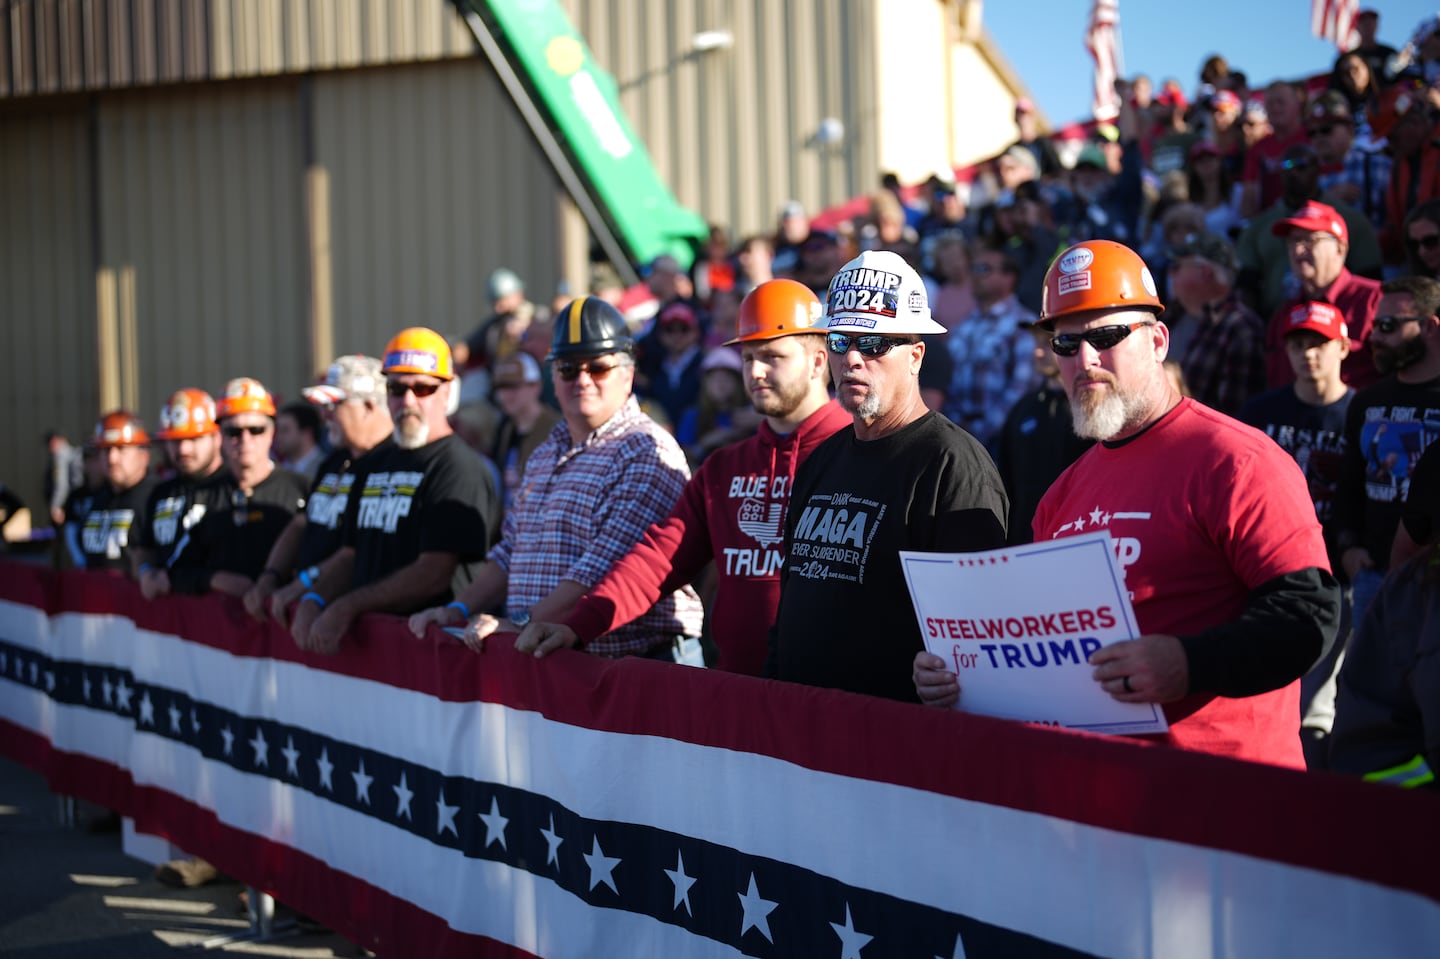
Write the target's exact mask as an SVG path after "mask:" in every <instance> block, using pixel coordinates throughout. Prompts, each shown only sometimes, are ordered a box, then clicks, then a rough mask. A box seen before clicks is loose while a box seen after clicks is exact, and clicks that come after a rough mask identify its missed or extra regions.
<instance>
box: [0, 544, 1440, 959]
mask: <svg viewBox="0 0 1440 959" xmlns="http://www.w3.org/2000/svg"><path fill="white" fill-rule="evenodd" d="M0 748H3V751H4V752H5V753H6V754H8V755H10V756H12V757H14V758H16V759H18V760H19V761H21V762H24V763H26V764H27V765H29V766H31V767H33V768H35V769H36V770H38V771H39V772H41V773H43V774H44V775H45V776H47V777H48V779H49V781H50V783H51V784H52V787H53V788H54V789H55V790H56V791H58V792H62V793H69V794H73V795H78V796H81V797H83V798H86V799H89V800H92V801H95V802H99V803H103V804H105V805H108V806H111V807H113V808H115V809H117V810H119V811H121V812H123V813H125V814H126V815H130V816H133V817H134V818H135V819H136V820H137V822H138V824H139V826H140V827H141V828H142V829H144V830H146V831H150V832H155V833H159V834H161V835H165V836H168V837H169V838H170V839H171V840H172V841H173V842H175V843H176V844H177V845H179V846H181V847H182V848H185V849H187V850H189V851H191V852H193V853H195V854H197V855H201V856H203V857H205V858H207V859H209V860H211V861H212V862H214V863H215V864H216V865H217V866H218V867H220V868H221V869H222V870H223V871H225V872H227V873H230V874H231V875H234V876H236V877H237V878H239V879H242V880H243V881H245V882H247V883H251V884H253V885H255V886H257V887H259V888H261V889H265V890H268V891H272V892H273V893H274V894H275V895H276V897H277V898H278V899H280V900H281V901H282V902H285V903H287V904H289V905H291V906H293V907H294V908H296V909H298V910H300V911H302V912H304V913H307V914H309V915H312V916H314V917H316V918H317V919H319V920H321V921H323V922H325V923H327V924H328V925H330V926H332V927H333V928H335V929H336V930H337V931H339V932H341V933H342V934H344V935H346V936H348V937H350V938H351V939H353V940H355V941H357V942H359V943H361V944H363V945H365V946H367V947H368V948H370V949H373V950H375V951H376V952H377V953H379V954H381V955H384V956H391V957H393V956H427V957H428V956H459V955H466V956H476V955H479V956H504V957H512V956H543V957H548V959H559V957H595V956H622V955H624V956H665V957H670V956H739V955H753V956H803V957H852V959H865V957H908V956H914V957H921V959H930V957H941V959H955V957H961V956H966V957H971V959H979V957H992V956H993V957H1017V956H1019V957H1027V956H1037V957H1050V956H1081V955H1094V956H1124V957H1130V956H1137V957H1138V956H1163V957H1186V956H1237V957H1238V956H1257V957H1258V956H1264V957H1275V956H1305V957H1307V959H1316V957H1326V956H1335V957H1340V956H1354V955H1365V956H1370V957H1374V956H1415V955H1425V954H1429V952H1430V951H1432V950H1433V948H1434V944H1435V943H1436V942H1440V875H1437V870H1436V868H1435V850H1436V848H1437V842H1436V841H1437V839H1440V814H1437V813H1440V804H1437V800H1436V798H1435V797H1434V796H1433V795H1428V794H1427V795H1418V794H1414V793H1408V792H1402V791H1399V790H1393V789H1386V788H1382V787H1378V786H1372V785H1367V784H1364V783H1359V782H1353V781H1349V780H1344V779H1340V778H1338V777H1330V776H1319V775H1308V776H1307V775H1304V774H1300V773H1295V772H1291V771H1286V770H1279V769H1270V768H1266V767H1261V766H1253V765H1249V764H1245V763H1238V762H1231V761H1227V760H1221V759H1216V758H1214V757H1207V756H1198V755H1187V754H1181V753H1177V752H1174V751H1170V750H1165V749H1160V748H1153V747H1149V746H1146V745H1141V744H1136V743H1132V742H1125V741H1117V740H1109V739H1105V738H1102V737H1096V736H1088V735H1085V734H1080V733H1067V732H1057V731H1052V730H1046V729H1039V728H1031V727H1027V726H1022V725H1019V724H1013V723H1006V722H1003V721H999V720H990V719H986V718H984V717H977V716H964V715H956V714H951V713H946V712H942V711H937V710H929V709H924V708H921V707H918V706H906V705H904V704H899V703H891V702H886V701H881V700H872V699H869V698H867V697H860V696H853V695H849V694H845V693H837V692H831V691H827V690H813V689H805V688H800V687H792V686H787V685H782V684H778V683H771V682H765V681H761V680H755V679H749V678H746V677H737V676H728V675H721V674H715V673H709V672H706V671H703V670H695V669H689V668H686V667H679V666H670V665H666V664H661V663H656V662H650V661H644V660H633V661H628V660H627V661H622V662H606V661H599V660H596V659H593V658H591V657H587V656H584V655H581V654H578V653H561V654H557V655H555V656H553V657H551V658H550V659H547V660H545V661H542V662H536V661H534V660H532V659H530V658H529V657H525V656H520V655H517V654H516V653H515V652H514V650H513V649H512V648H511V647H510V644H509V642H508V641H507V640H505V639H500V640H497V641H494V642H492V644H491V648H490V649H488V650H487V651H486V652H485V653H484V654H483V655H479V656H477V655H474V654H472V653H470V652H468V651H467V650H465V649H464V648H463V647H462V646H460V645H459V644H458V643H455V642H453V641H451V640H449V639H448V638H445V637H442V636H440V635H439V634H436V635H434V636H432V637H431V638H427V639H425V640H416V639H414V638H412V637H410V635H409V634H408V632H407V631H406V630H405V629H404V626H403V623H401V622H400V621H399V620H397V619H395V618H392V617H382V616H376V617H367V618H366V619H365V620H363V621H362V622H361V623H360V624H359V626H358V628H357V630H356V633H355V635H354V636H352V637H351V638H350V641H349V642H348V644H347V648H346V651H345V652H344V653H343V654H342V655H340V656H337V657H333V658H325V657H318V656H310V655H308V654H301V653H299V652H298V651H297V650H296V649H295V648H294V646H293V644H292V643H291V642H290V641H289V639H288V637H287V636H285V635H284V634H283V633H282V632H281V631H279V630H275V629H272V628H270V627H269V626H268V625H262V624H257V623H254V622H253V621H251V620H249V619H248V618H247V617H246V616H245V615H244V613H243V611H242V610H241V609H240V606H239V604H238V603H236V602H234V601H233V600H230V599H228V598H223V597H208V598H203V599H197V598H186V597H179V598H171V599H166V600H163V601H160V602H155V603H146V602H145V601H144V600H143V599H141V598H140V596H139V594H138V592H137V591H136V590H135V589H134V587H133V586H132V585H131V584H129V583H128V582H125V581H123V580H120V579H116V578H110V577H105V576H102V575H99V574H87V573H52V572H49V571H46V570H42V569H38V568H35V567H27V566H22V565H14V564H6V565H4V566H3V567H0Z"/></svg>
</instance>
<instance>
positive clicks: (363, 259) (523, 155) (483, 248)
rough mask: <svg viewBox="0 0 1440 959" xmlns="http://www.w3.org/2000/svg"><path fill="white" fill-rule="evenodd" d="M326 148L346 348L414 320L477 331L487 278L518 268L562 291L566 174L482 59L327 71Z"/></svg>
mask: <svg viewBox="0 0 1440 959" xmlns="http://www.w3.org/2000/svg"><path fill="white" fill-rule="evenodd" d="M314 117H315V162H316V164H317V165H318V167H319V168H320V169H322V170H324V171H326V177H327V179H328V182H329V196H330V210H331V214H330V224H331V237H330V242H331V250H332V261H333V276H334V283H333V289H334V303H335V306H334V313H335V330H336V339H335V343H334V346H335V351H336V352H337V353H344V352H352V351H356V350H363V351H364V352H367V353H371V354H378V353H379V351H380V350H381V349H382V348H383V347H384V345H385V342H386V340H387V339H388V338H389V336H390V335H391V334H393V333H394V332H395V331H397V330H399V329H401V328H403V327H405V326H413V325H417V324H419V325H425V326H430V327H433V328H434V329H437V330H439V331H441V332H446V333H453V334H464V333H468V332H469V331H470V330H471V329H473V328H474V327H475V326H476V325H477V324H478V323H479V322H480V321H481V320H482V319H483V318H485V317H486V316H487V315H488V312H489V301H488V299H487V298H486V291H485V282H486V279H487V278H488V277H489V274H490V272H491V271H492V270H494V269H495V268H497V267H500V266H506V267H510V268H511V269H513V270H515V271H516V272H517V273H518V274H519V275H520V276H521V278H522V279H524V280H525V282H526V284H527V291H528V292H529V294H530V297H531V298H532V299H534V300H536V301H537V302H540V303H546V304H548V303H549V301H550V296H551V293H552V292H553V291H554V289H555V284H556V281H557V280H558V279H559V278H560V277H561V276H562V274H563V272H564V271H563V270H562V267H561V264H560V255H561V242H560V223H561V212H560V211H561V205H562V202H563V197H562V195H561V192H560V187H559V185H558V182H557V181H556V179H555V176H554V174H553V173H552V172H551V170H550V166H549V164H548V163H547V162H546V161H545V158H544V155H543V154H542V153H541V152H540V149H539V147H537V146H536V145H535V141H534V139H533V138H532V137H531V136H530V134H529V132H528V131H527V130H526V129H525V127H524V125H523V124H522V123H521V121H520V119H519V116H518V115H517V114H516V112H515V110H514V108H513V106H511V104H510V102H509V100H508V98H507V97H506V95H505V93H504V91H503V90H502V89H501V88H500V86H499V84H498V83H497V82H496V80H495V78H494V76H493V74H492V73H491V72H490V70H489V67H488V66H486V65H484V64H482V63H481V62H479V61H476V60H470V61H458V62H447V63H440V64H434V65H417V66H409V67H397V68H393V69H388V70H384V71H368V72H361V73H335V74H325V75H321V76H319V77H317V78H316V79H315V91H314Z"/></svg>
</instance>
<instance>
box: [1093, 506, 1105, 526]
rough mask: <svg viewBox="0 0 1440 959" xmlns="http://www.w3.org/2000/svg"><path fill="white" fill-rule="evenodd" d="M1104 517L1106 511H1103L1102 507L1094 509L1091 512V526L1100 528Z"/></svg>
mask: <svg viewBox="0 0 1440 959" xmlns="http://www.w3.org/2000/svg"><path fill="white" fill-rule="evenodd" d="M1104 515H1105V511H1104V510H1102V509H1101V508H1100V507H1098V506H1097V507H1095V508H1094V509H1092V510H1091V511H1090V525H1091V526H1099V525H1100V519H1101V517H1103V516H1104Z"/></svg>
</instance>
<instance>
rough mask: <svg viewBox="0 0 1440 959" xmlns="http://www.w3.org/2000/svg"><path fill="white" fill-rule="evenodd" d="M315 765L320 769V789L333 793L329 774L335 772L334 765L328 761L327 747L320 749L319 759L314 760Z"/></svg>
mask: <svg viewBox="0 0 1440 959" xmlns="http://www.w3.org/2000/svg"><path fill="white" fill-rule="evenodd" d="M315 765H316V766H319V767H320V788H321V789H328V790H330V791H331V792H332V793H333V792H334V791H335V787H334V786H333V785H332V784H331V782H330V774H331V773H332V772H334V771H335V764H334V763H332V762H331V761H330V750H329V748H328V747H321V749H320V758H319V759H317V760H315Z"/></svg>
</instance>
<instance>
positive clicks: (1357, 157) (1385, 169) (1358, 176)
mask: <svg viewBox="0 0 1440 959" xmlns="http://www.w3.org/2000/svg"><path fill="white" fill-rule="evenodd" d="M1346 183H1353V184H1355V185H1356V186H1358V187H1359V188H1360V196H1359V199H1357V200H1356V201H1355V202H1354V203H1351V204H1350V205H1351V206H1353V207H1355V208H1356V209H1358V210H1360V212H1362V213H1364V214H1365V217H1366V219H1368V220H1369V221H1370V223H1371V224H1372V225H1373V226H1374V227H1375V229H1377V230H1379V229H1380V228H1381V227H1383V226H1384V225H1385V190H1386V188H1387V187H1389V185H1390V155H1389V154H1388V153H1370V152H1368V151H1365V150H1362V149H1360V148H1359V147H1351V148H1350V152H1348V153H1346V154H1345V159H1344V160H1342V161H1341V163H1340V166H1339V167H1338V168H1335V167H1327V168H1325V169H1322V170H1321V171H1320V192H1321V193H1328V192H1330V190H1331V189H1333V188H1334V187H1337V186H1341V185H1342V184H1346ZM1347 202H1348V201H1347Z"/></svg>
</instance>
